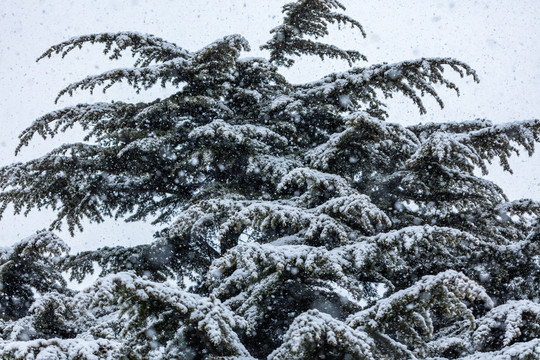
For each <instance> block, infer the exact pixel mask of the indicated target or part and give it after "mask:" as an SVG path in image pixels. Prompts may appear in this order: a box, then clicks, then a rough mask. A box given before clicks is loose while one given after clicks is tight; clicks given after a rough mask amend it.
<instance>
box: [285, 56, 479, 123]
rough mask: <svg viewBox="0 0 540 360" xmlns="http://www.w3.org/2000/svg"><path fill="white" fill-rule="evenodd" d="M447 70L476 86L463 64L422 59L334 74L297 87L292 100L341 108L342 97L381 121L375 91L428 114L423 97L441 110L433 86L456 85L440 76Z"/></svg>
mask: <svg viewBox="0 0 540 360" xmlns="http://www.w3.org/2000/svg"><path fill="white" fill-rule="evenodd" d="M445 66H448V67H450V68H451V69H452V70H454V71H455V72H456V73H458V74H459V75H460V76H461V77H464V76H472V77H473V79H474V81H476V82H478V81H479V79H478V76H477V75H476V72H475V71H474V70H473V69H472V68H471V67H470V66H469V65H467V64H466V63H464V62H462V61H459V60H456V59H453V58H421V59H417V60H408V61H403V62H399V63H395V64H386V63H383V64H377V65H372V66H370V67H367V68H361V67H355V68H353V69H350V70H347V71H345V72H342V73H333V74H330V75H327V76H325V77H324V78H322V79H321V80H318V81H315V82H312V83H308V84H302V85H298V86H297V87H296V89H295V92H294V96H293V98H294V99H301V100H303V101H305V102H306V103H308V104H312V103H318V102H323V103H328V102H330V103H332V104H334V105H335V106H338V107H340V106H341V107H342V106H343V100H342V97H343V96H348V99H349V102H350V104H351V105H350V106H353V107H354V108H355V109H359V108H360V107H361V106H362V104H367V105H368V106H369V107H368V108H365V109H363V110H365V111H368V112H371V113H372V114H373V115H375V116H378V117H381V114H382V115H385V112H384V110H383V109H382V108H383V107H384V103H383V102H382V101H381V100H379V98H378V97H379V95H378V93H377V90H380V91H382V94H383V96H384V97H385V98H389V97H392V96H393V94H394V93H396V92H400V93H402V94H403V95H404V96H406V97H408V98H410V99H411V100H412V101H413V103H414V104H416V106H417V107H418V109H419V110H420V114H425V113H426V112H427V110H426V108H425V106H424V103H423V101H422V97H423V96H424V95H426V94H427V95H431V96H432V97H433V98H434V99H435V100H436V101H437V103H438V104H439V105H440V106H441V108H442V107H443V106H444V103H443V101H442V99H441V98H440V97H439V95H438V93H437V91H436V89H435V88H434V87H433V85H442V86H444V87H446V88H448V89H452V90H454V91H456V93H457V94H458V95H459V89H458V88H457V86H456V84H454V83H453V82H451V81H450V80H448V79H446V78H445V77H444V76H443V72H444V67H445Z"/></svg>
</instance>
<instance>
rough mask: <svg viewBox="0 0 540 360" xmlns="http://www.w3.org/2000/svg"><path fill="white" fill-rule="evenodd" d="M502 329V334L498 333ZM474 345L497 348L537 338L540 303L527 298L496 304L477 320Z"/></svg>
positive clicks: (482, 347) (538, 333)
mask: <svg viewBox="0 0 540 360" xmlns="http://www.w3.org/2000/svg"><path fill="white" fill-rule="evenodd" d="M502 330H504V335H503V336H501V337H499V334H500V333H501V332H502ZM472 336H473V339H474V343H475V344H476V346H478V347H480V348H481V349H485V348H486V347H488V348H489V347H493V346H494V344H493V343H492V342H493V341H494V339H495V343H496V344H497V345H499V346H497V347H499V348H502V347H505V346H508V345H511V344H514V343H516V342H525V341H529V340H534V339H538V338H539V337H540V305H539V304H538V303H535V302H532V301H529V300H511V301H508V302H507V303H506V304H502V305H499V306H497V307H496V308H494V309H492V310H491V311H490V312H488V313H487V314H486V315H485V316H484V317H482V318H481V319H479V320H478V328H477V329H476V330H475V331H474V333H473V335H472Z"/></svg>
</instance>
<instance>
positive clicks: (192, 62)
mask: <svg viewBox="0 0 540 360" xmlns="http://www.w3.org/2000/svg"><path fill="white" fill-rule="evenodd" d="M242 50H246V51H247V50H249V44H248V43H247V41H246V40H245V39H244V38H243V37H242V36H240V35H229V36H225V37H224V38H222V39H220V40H217V41H215V42H213V43H211V44H210V45H208V46H206V47H204V48H203V49H201V50H199V51H197V52H195V53H192V54H189V56H188V55H187V54H186V56H181V57H174V58H172V59H170V60H166V61H162V62H160V63H158V64H156V65H149V64H146V65H144V66H141V67H134V68H121V69H115V70H110V71H107V72H105V73H102V74H100V75H92V76H88V77H86V78H85V79H83V80H80V81H78V82H75V83H72V84H70V85H68V86H67V87H65V88H64V89H62V90H61V91H60V92H59V94H58V96H57V97H56V99H55V103H56V102H58V100H59V99H60V98H61V97H62V96H63V95H65V94H68V95H70V96H71V95H73V93H74V92H75V91H76V90H89V91H90V93H92V92H93V91H94V89H95V88H96V87H97V86H103V92H105V91H107V89H108V88H110V87H111V86H113V85H114V84H115V83H117V82H122V81H126V82H127V83H128V84H129V85H130V86H131V87H133V88H135V89H136V90H137V93H138V92H140V91H141V90H142V89H148V88H150V87H152V86H153V85H155V84H156V83H158V82H159V83H160V84H161V86H163V87H165V85H166V84H167V83H168V82H170V83H172V84H173V85H175V86H178V85H180V84H181V83H188V84H190V83H197V82H198V81H199V82H200V81H201V80H202V81H205V80H207V81H208V80H212V82H216V81H217V80H218V79H220V80H221V82H224V81H231V80H233V73H234V70H233V69H231V66H232V64H233V62H234V61H235V60H236V59H237V58H238V57H239V55H240V51H242ZM218 82H219V81H218ZM201 85H202V84H201ZM207 85H208V84H207Z"/></svg>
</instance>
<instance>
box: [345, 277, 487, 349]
mask: <svg viewBox="0 0 540 360" xmlns="http://www.w3.org/2000/svg"><path fill="white" fill-rule="evenodd" d="M474 301H480V302H482V303H483V304H484V305H485V306H486V307H488V308H491V307H493V301H492V300H491V298H490V297H489V296H488V295H487V294H486V292H485V290H484V288H482V287H481V286H480V285H478V284H477V283H476V282H474V281H472V280H470V279H469V278H468V277H466V276H465V275H463V274H462V273H460V272H457V271H454V270H447V271H445V272H442V273H439V274H437V275H428V276H424V277H423V278H422V279H421V280H419V281H417V282H416V283H415V284H414V285H412V286H411V287H410V288H407V289H405V290H400V291H398V292H396V293H394V294H392V295H390V296H389V297H386V298H384V299H381V300H379V301H378V302H377V303H376V304H375V305H373V306H372V307H370V308H368V309H365V310H362V311H360V312H358V313H356V314H353V315H351V316H349V317H348V318H347V323H348V324H349V325H350V326H351V327H353V328H358V327H361V328H365V329H367V330H370V331H380V332H383V333H384V332H385V331H386V330H388V331H390V333H389V335H391V334H392V333H394V334H393V335H394V336H395V337H396V339H395V340H398V341H399V342H402V343H404V344H408V345H411V346H415V347H417V346H420V348H422V344H425V342H426V341H427V340H429V339H430V338H431V337H432V336H433V335H434V333H435V326H436V325H435V323H434V320H435V319H434V316H435V315H434V313H433V311H434V310H435V309H439V310H438V311H440V314H441V315H443V316H444V317H446V318H448V319H459V318H463V319H465V320H467V321H468V322H469V326H470V327H471V328H473V329H474V328H476V327H477V325H476V319H475V316H474V314H473V311H472V309H469V304H470V303H472V302H474ZM391 329H394V330H391ZM420 348H419V349H420Z"/></svg>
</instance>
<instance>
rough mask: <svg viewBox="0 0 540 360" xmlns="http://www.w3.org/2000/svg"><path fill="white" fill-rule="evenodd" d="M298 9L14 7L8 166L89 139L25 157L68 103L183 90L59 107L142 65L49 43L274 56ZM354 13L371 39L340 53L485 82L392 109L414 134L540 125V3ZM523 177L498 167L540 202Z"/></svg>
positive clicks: (0, 81) (515, 189) (120, 235)
mask: <svg viewBox="0 0 540 360" xmlns="http://www.w3.org/2000/svg"><path fill="white" fill-rule="evenodd" d="M286 2H287V1H276V0H274V1H262V0H246V1H243V0H234V1H232V0H229V1H227V0H221V1H217V0H209V1H204V0H199V1H192V0H189V1H188V0H174V1H168V0H160V1H158V0H153V1H143V0H100V1H86V0H77V1H66V0H54V1H53V0H49V1H39V0H2V1H1V2H0V34H2V36H0V166H5V165H9V164H11V163H13V162H16V161H26V160H30V159H32V158H35V157H38V156H41V155H43V154H45V153H46V152H47V151H50V150H51V149H53V148H54V147H56V146H59V145H60V144H62V143H64V142H72V141H80V140H81V139H82V136H81V133H80V132H78V131H74V132H71V133H69V134H68V135H65V136H60V137H58V138H55V139H54V140H53V141H50V140H49V141H43V140H42V139H40V138H36V139H35V141H33V143H32V144H31V145H30V146H29V147H27V148H25V149H24V150H23V151H22V153H21V154H20V155H19V156H17V157H15V156H14V149H15V147H16V146H17V144H18V139H17V137H18V135H19V134H20V133H21V132H22V130H24V129H25V128H26V127H28V126H29V125H30V124H31V123H32V121H33V120H34V119H36V118H37V117H39V116H41V115H43V114H45V113H47V112H50V111H53V110H56V109H59V108H63V107H65V106H70V105H75V104H77V103H81V102H96V101H110V100H113V99H115V100H123V101H148V100H152V99H154V98H156V97H163V96H166V95H167V94H171V93H173V92H174V88H167V89H161V88H156V89H152V90H151V91H148V92H146V93H143V94H139V95H137V94H135V92H134V90H133V89H131V88H128V87H126V86H116V85H115V87H114V88H112V89H110V91H108V92H107V94H105V95H104V94H102V93H101V92H99V91H97V92H96V94H94V95H92V96H90V95H89V94H88V93H84V92H82V93H77V94H76V95H75V96H73V97H72V98H63V99H62V100H61V101H59V103H58V104H56V105H55V104H54V99H55V97H56V95H57V93H58V91H60V90H61V89H62V88H63V87H65V86H66V85H68V84H69V83H71V82H75V81H77V80H80V79H82V78H83V77H85V76H87V75H89V74H97V73H100V72H104V71H107V70H110V69H113V68H117V67H126V66H130V65H131V64H132V59H131V58H130V57H129V55H127V54H126V55H127V57H126V58H123V59H122V60H120V61H115V62H111V61H109V60H108V59H107V57H106V56H103V54H102V50H103V46H102V45H95V46H88V47H86V48H83V49H82V50H80V51H74V52H72V53H71V54H70V55H68V56H67V57H66V58H65V59H63V60H62V59H60V57H56V58H52V59H45V60H42V61H40V62H39V63H36V62H35V59H36V58H37V57H38V56H39V55H40V54H41V53H42V52H44V51H45V50H46V49H47V48H48V47H49V46H51V45H54V44H56V43H59V42H61V41H64V40H66V39H69V38H71V37H74V36H77V35H83V34H90V33H100V32H117V31H126V30H129V31H138V32H142V33H150V34H154V35H156V36H159V37H162V38H164V39H165V40H168V41H170V42H174V43H176V44H178V45H180V46H182V47H184V48H186V49H188V50H197V49H199V48H201V47H203V46H205V45H207V44H209V43H211V42H212V41H214V40H216V39H218V38H221V37H222V36H224V35H228V34H234V33H239V34H242V35H243V36H244V37H245V38H246V39H247V40H248V41H249V42H250V44H251V47H252V51H251V52H250V53H246V54H245V56H266V55H267V54H266V53H265V52H262V51H260V50H259V49H258V48H259V46H260V45H262V44H264V43H265V42H266V41H267V40H268V39H269V38H270V34H269V30H270V29H272V28H273V27H275V26H277V25H279V24H280V22H281V6H282V5H283V4H284V3H286ZM342 2H343V4H344V5H345V6H347V12H346V13H347V14H348V15H350V16H352V17H353V18H355V19H357V20H358V21H360V23H361V24H362V25H363V26H364V29H365V31H366V33H367V38H365V39H364V38H362V36H361V35H360V34H359V33H358V31H356V30H351V29H349V28H346V29H343V30H341V31H339V30H338V29H337V28H333V30H334V31H333V33H332V36H331V37H330V38H329V39H328V41H329V42H332V43H334V44H336V45H338V46H341V47H343V48H348V49H354V50H360V51H361V52H362V53H363V54H364V55H366V56H367V58H368V60H369V61H368V62H367V63H362V64H358V66H368V65H371V64H375V63H379V62H383V61H386V62H390V63H391V62H398V61H402V60H407V59H414V58H418V57H424V56H425V57H432V56H442V57H455V58H458V59H460V60H462V61H465V62H467V63H468V64H469V65H471V66H472V67H473V68H475V69H476V70H477V72H478V75H479V76H480V80H481V82H480V84H475V83H473V82H472V81H471V80H470V79H463V80H461V79H457V78H456V77H455V76H454V75H451V74H450V73H449V76H450V78H451V79H454V80H456V81H457V84H458V86H459V87H460V89H461V96H460V97H456V96H455V94H454V93H452V92H450V91H447V90H442V89H441V91H440V95H441V97H442V98H443V100H444V101H445V104H446V106H445V109H444V110H441V109H439V108H438V106H437V104H436V103H435V102H434V101H432V100H430V99H428V100H427V101H426V105H427V106H428V114H427V115H423V116H420V115H419V114H418V110H417V109H416V108H415V107H414V106H413V105H411V104H410V103H409V102H407V101H406V100H404V99H403V98H400V97H397V98H395V99H393V100H392V101H390V102H389V113H390V117H389V120H388V121H391V122H399V123H402V124H404V125H409V124H413V123H418V122H430V121H464V120H471V119H475V118H486V119H489V120H492V121H493V122H495V123H501V122H507V121H519V120H527V119H532V118H539V117H540V101H539V100H540V55H539V54H540V3H539V2H538V0H496V1H473V0H468V1H457V0H456V1H436V0H435V1H428V0H417V1H415V0H410V1H406V2H405V1H402V0H366V1H361V0H343V1H342ZM346 69H347V64H346V63H344V62H340V61H324V62H321V61H320V60H318V59H309V60H305V61H304V60H302V61H298V62H297V64H296V66H294V67H293V68H292V69H289V70H287V71H283V73H284V74H285V75H286V76H287V77H288V79H289V80H290V81H292V82H296V83H300V82H309V81H313V80H317V79H318V78H320V77H322V76H324V75H326V74H328V73H330V72H334V71H343V70H346ZM511 164H512V166H513V168H514V175H510V174H507V173H503V172H502V170H501V169H500V168H499V167H498V166H492V167H491V168H490V175H488V178H489V179H491V180H494V181H496V182H497V183H498V184H499V185H501V186H502V187H503V189H504V190H505V191H506V192H507V194H508V195H509V197H510V199H517V198H522V197H528V198H533V199H536V200H540V154H536V155H534V156H533V157H532V158H529V157H528V156H525V155H522V156H520V157H518V158H514V159H513V160H512V162H511ZM53 219H54V214H53V213H52V212H51V211H41V212H37V211H34V212H31V213H30V214H29V215H28V216H27V217H24V216H23V215H13V211H12V209H11V208H8V210H7V211H6V212H5V213H4V216H3V218H2V219H1V220H0V246H7V245H10V244H12V243H14V242H17V241H19V240H21V239H22V238H24V237H26V236H28V235H31V234H32V233H34V232H35V231H37V230H39V229H43V228H46V227H47V226H48V225H49V224H50V223H51V222H52V220H53ZM159 228H160V227H153V226H151V225H149V224H147V223H129V224H125V223H123V222H122V221H114V220H110V221H107V222H105V223H102V224H87V225H86V226H85V231H84V232H83V233H77V234H76V235H75V237H74V238H71V237H70V236H69V234H68V233H67V232H60V233H59V235H60V236H61V237H62V238H64V240H66V241H67V242H68V243H69V244H70V246H71V247H72V251H80V250H85V249H96V248H98V247H101V246H112V245H118V244H124V245H135V244H140V243H145V242H150V241H151V240H152V234H153V233H154V232H155V231H157V230H159Z"/></svg>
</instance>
